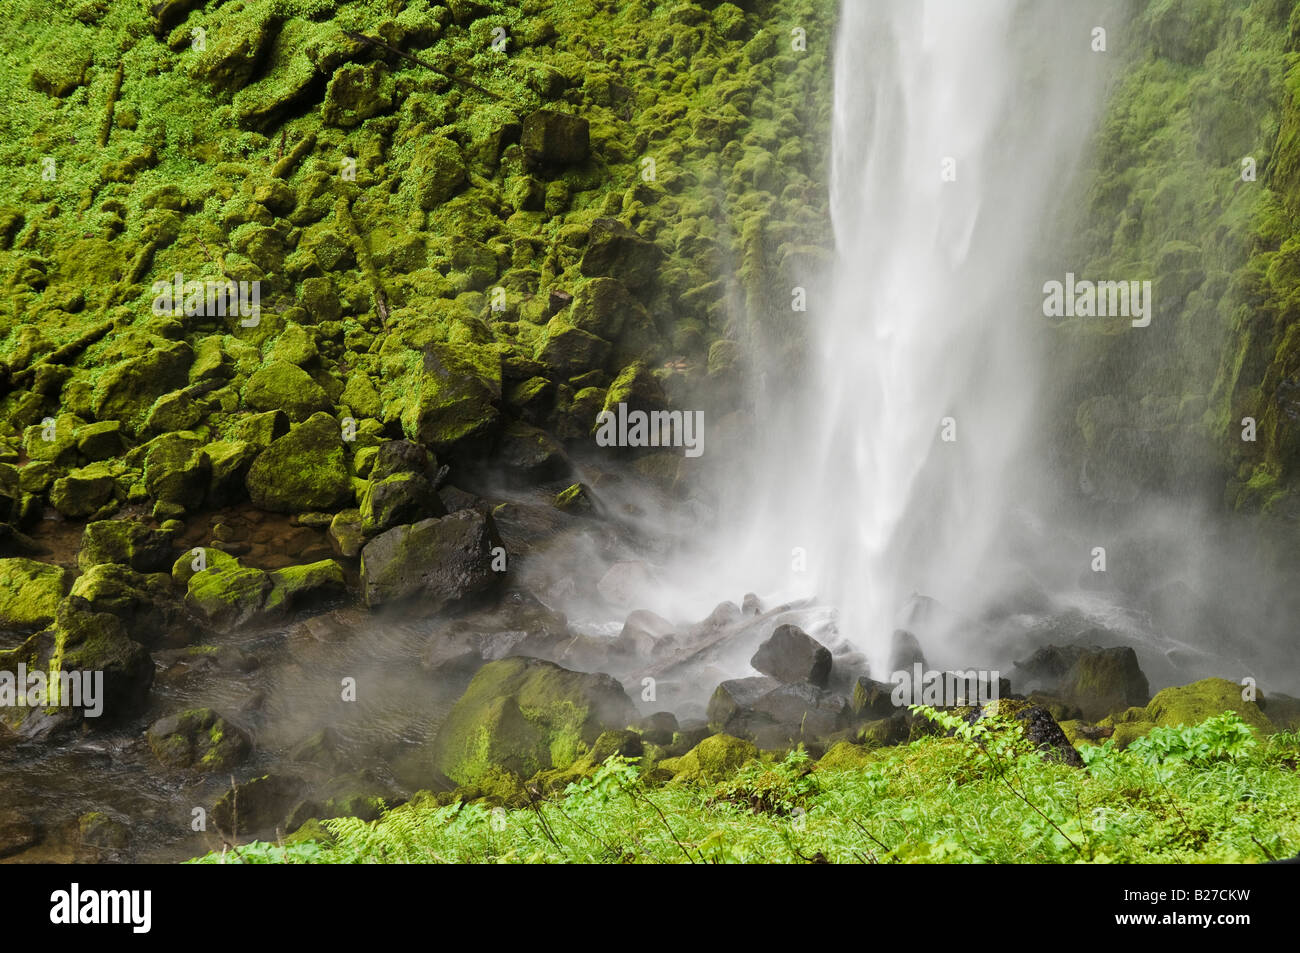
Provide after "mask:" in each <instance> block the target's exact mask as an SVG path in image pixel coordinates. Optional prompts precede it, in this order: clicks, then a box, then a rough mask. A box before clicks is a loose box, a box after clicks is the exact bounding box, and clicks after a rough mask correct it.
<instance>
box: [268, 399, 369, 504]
mask: <svg viewBox="0 0 1300 953" xmlns="http://www.w3.org/2000/svg"><path fill="white" fill-rule="evenodd" d="M245 484H246V485H247V487H248V495H249V497H250V498H251V499H252V501H253V505H255V506H257V507H260V508H261V509H264V510H271V511H272V512H277V513H308V512H334V511H335V510H338V509H339V508H340V507H343V506H345V505H346V504H347V503H348V502H349V501H350V500H351V499H352V481H351V478H350V475H349V473H348V467H347V457H346V455H345V454H344V452H343V435H342V431H341V430H340V428H339V424H338V421H336V420H335V419H334V418H333V417H331V416H330V415H329V414H325V413H318V414H314V415H312V417H311V418H309V419H308V420H306V421H304V422H303V423H301V424H299V425H298V426H297V427H294V428H293V429H292V430H290V431H289V432H288V433H287V434H285V435H284V436H283V437H280V438H278V439H276V440H274V441H272V443H271V445H270V446H269V447H267V448H266V449H265V450H263V451H262V452H261V453H260V454H258V456H257V459H255V460H254V461H253V464H252V466H251V467H249V470H248V475H247V477H246V478H245Z"/></svg>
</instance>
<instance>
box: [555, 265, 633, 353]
mask: <svg viewBox="0 0 1300 953" xmlns="http://www.w3.org/2000/svg"><path fill="white" fill-rule="evenodd" d="M629 316H643V317H646V318H648V314H647V313H646V310H645V306H644V305H643V304H641V302H640V301H638V300H637V299H636V298H634V297H632V295H631V293H630V292H628V290H627V288H626V287H624V285H623V283H622V282H621V281H618V280H616V279H614V278H593V279H592V280H591V281H588V282H585V283H584V284H582V285H581V286H580V287H579V288H578V291H577V294H575V295H574V296H573V304H572V305H571V307H570V310H569V321H570V323H571V324H573V326H574V327H576V328H581V329H582V330H584V331H587V332H588V333H590V334H594V335H596V336H597V337H602V338H604V339H605V340H607V341H614V340H617V339H618V337H619V335H621V334H622V333H623V326H624V324H626V323H627V321H628V318H629Z"/></svg>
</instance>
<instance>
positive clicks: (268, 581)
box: [177, 554, 347, 628]
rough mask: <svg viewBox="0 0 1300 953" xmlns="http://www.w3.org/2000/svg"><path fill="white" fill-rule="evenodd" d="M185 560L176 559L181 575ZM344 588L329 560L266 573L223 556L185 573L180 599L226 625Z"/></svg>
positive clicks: (272, 614) (275, 613)
mask: <svg viewBox="0 0 1300 953" xmlns="http://www.w3.org/2000/svg"><path fill="white" fill-rule="evenodd" d="M205 555H206V554H205ZM184 560H185V557H184V556H182V557H181V559H180V560H178V561H177V568H178V569H179V570H180V571H181V573H182V575H183V574H184V573H185V571H186V569H187V568H188V569H191V570H192V568H193V567H192V563H191V564H190V565H189V566H188V567H187V566H185V565H183V563H184ZM346 593H347V580H346V577H345V575H344V572H343V567H342V566H341V565H339V564H338V563H337V562H336V561H334V560H333V559H322V560H320V561H319V562H314V563H307V564H305V565H301V566H286V567H284V568H283V569H275V570H272V571H270V572H265V571H263V570H261V569H255V568H253V567H251V566H241V565H240V564H239V562H238V560H235V559H234V558H233V557H226V559H217V560H214V561H213V562H212V564H210V565H209V567H208V568H207V569H205V570H204V571H202V572H190V574H189V577H188V583H187V585H186V597H185V598H186V603H187V604H188V605H189V606H190V608H191V609H193V610H194V611H195V612H197V613H198V614H199V615H201V616H202V617H203V618H204V619H205V620H206V621H207V622H208V623H209V624H211V625H214V626H217V627H219V628H230V627H234V626H241V625H261V624H265V623H267V622H271V621H274V620H276V619H280V618H283V617H284V616H285V615H286V614H288V613H290V612H293V611H295V610H297V609H301V608H304V607H307V606H313V605H321V604H324V603H329V602H332V601H335V600H337V599H340V598H342V597H343V596H345V595H346Z"/></svg>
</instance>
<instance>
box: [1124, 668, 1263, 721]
mask: <svg viewBox="0 0 1300 953" xmlns="http://www.w3.org/2000/svg"><path fill="white" fill-rule="evenodd" d="M1242 693H1243V689H1242V687H1241V686H1240V685H1238V684H1237V683H1235V682H1230V681H1228V680H1227V679H1226V678H1206V679H1202V680H1201V681H1199V682H1193V683H1192V684H1190V685H1183V686H1179V687H1171V688H1165V689H1161V690H1160V691H1158V692H1156V695H1155V697H1154V698H1152V699H1151V704H1149V705H1147V707H1146V713H1147V720H1148V721H1151V722H1154V723H1155V724H1157V725H1199V724H1200V723H1201V722H1203V721H1205V719H1207V718H1212V717H1214V716H1215V715H1220V714H1222V713H1223V712H1225V711H1235V712H1236V713H1237V714H1238V715H1239V716H1240V717H1241V720H1242V721H1244V722H1245V723H1246V724H1248V725H1250V726H1251V727H1252V728H1254V729H1256V730H1257V731H1261V732H1265V733H1269V732H1272V731H1274V730H1275V728H1274V725H1273V723H1272V722H1271V721H1269V719H1268V716H1267V715H1265V714H1264V712H1263V711H1261V710H1260V707H1259V705H1257V704H1256V703H1255V702H1253V701H1246V700H1245V699H1244V698H1243V697H1242ZM1117 727H1118V726H1117Z"/></svg>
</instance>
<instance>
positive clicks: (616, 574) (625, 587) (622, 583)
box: [596, 560, 662, 608]
mask: <svg viewBox="0 0 1300 953" xmlns="http://www.w3.org/2000/svg"><path fill="white" fill-rule="evenodd" d="M661 587H662V584H661V583H660V581H659V579H658V576H657V575H656V573H655V571H654V568H653V567H652V566H650V564H649V563H644V562H640V561H639V560H625V561H623V562H617V563H614V565H612V566H610V567H609V569H608V570H606V571H605V574H604V575H603V576H601V578H600V582H598V583H597V584H596V591H597V592H599V593H600V596H601V598H602V599H604V600H605V601H606V602H607V603H609V604H610V605H612V606H616V607H620V608H631V607H632V606H635V605H637V604H638V603H644V602H646V601H647V597H648V596H651V595H653V594H654V593H656V592H658V591H659V590H660V589H661Z"/></svg>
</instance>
